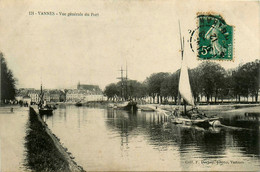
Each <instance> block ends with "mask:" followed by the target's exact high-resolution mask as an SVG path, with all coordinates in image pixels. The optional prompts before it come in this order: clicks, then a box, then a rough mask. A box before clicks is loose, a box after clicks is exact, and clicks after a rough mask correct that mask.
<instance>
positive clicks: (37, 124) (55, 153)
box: [27, 107, 84, 171]
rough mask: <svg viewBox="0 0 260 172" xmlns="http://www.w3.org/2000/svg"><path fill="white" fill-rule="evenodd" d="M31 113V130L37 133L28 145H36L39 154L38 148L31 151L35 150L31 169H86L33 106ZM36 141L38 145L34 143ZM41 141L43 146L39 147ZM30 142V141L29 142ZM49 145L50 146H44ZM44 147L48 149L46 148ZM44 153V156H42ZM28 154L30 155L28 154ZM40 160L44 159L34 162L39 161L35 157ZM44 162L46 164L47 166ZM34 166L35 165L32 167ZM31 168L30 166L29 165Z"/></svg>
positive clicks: (30, 164)
mask: <svg viewBox="0 0 260 172" xmlns="http://www.w3.org/2000/svg"><path fill="white" fill-rule="evenodd" d="M29 111H30V112H29V115H30V122H31V123H33V124H31V125H32V126H34V127H31V129H30V130H36V132H35V134H34V135H33V136H32V137H33V138H31V140H32V142H31V143H30V144H31V146H27V147H34V149H40V150H38V152H39V151H40V152H39V153H38V155H36V153H37V150H36V152H35V150H33V151H31V152H33V156H32V157H33V159H34V160H33V161H32V162H33V163H29V166H31V169H33V170H36V171H38V170H40V171H84V170H83V168H82V167H81V166H79V165H77V163H76V162H75V161H74V160H73V158H74V157H73V156H72V155H71V153H70V152H68V151H67V148H64V147H63V146H62V145H61V143H60V141H59V139H58V138H57V137H56V136H55V135H54V134H53V133H52V132H51V130H50V129H49V128H48V126H47V124H46V123H45V122H44V121H43V120H42V118H41V117H40V115H39V114H38V113H36V111H35V110H34V108H33V107H30V109H29ZM34 143H36V145H33V144H34ZM39 143H42V144H44V145H42V146H41V147H39V146H40V145H39ZM27 144H28V143H27ZM45 145H48V147H44V146H45ZM35 147H37V148H35ZM44 148H45V149H46V150H44ZM42 155H44V156H42ZM27 156H28V155H27ZM37 156H38V159H37V160H38V161H42V162H40V163H38V165H37V164H35V163H34V162H38V161H36V160H35V157H36V158H37ZM42 164H46V165H45V166H44V165H43V166H42ZM32 166H33V167H32ZM29 168H30V167H29Z"/></svg>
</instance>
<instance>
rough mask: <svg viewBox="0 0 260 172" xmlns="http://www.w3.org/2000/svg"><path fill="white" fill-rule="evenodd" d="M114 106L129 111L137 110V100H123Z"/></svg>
mask: <svg viewBox="0 0 260 172" xmlns="http://www.w3.org/2000/svg"><path fill="white" fill-rule="evenodd" d="M114 108H117V109H122V110H127V111H136V110H137V102H135V101H133V100H130V101H126V102H123V103H121V104H116V105H114Z"/></svg>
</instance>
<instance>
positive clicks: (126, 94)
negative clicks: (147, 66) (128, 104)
mask: <svg viewBox="0 0 260 172" xmlns="http://www.w3.org/2000/svg"><path fill="white" fill-rule="evenodd" d="M125 72H126V74H125V96H126V100H128V93H127V62H126V71H125Z"/></svg>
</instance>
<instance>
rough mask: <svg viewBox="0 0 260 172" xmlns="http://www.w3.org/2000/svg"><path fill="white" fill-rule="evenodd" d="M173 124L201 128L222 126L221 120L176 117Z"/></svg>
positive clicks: (172, 120)
mask: <svg viewBox="0 0 260 172" xmlns="http://www.w3.org/2000/svg"><path fill="white" fill-rule="evenodd" d="M171 122H172V123H174V124H184V125H197V126H200V127H210V126H213V127H218V126H220V125H221V123H220V121H219V118H205V119H188V118H183V117H175V118H173V119H171Z"/></svg>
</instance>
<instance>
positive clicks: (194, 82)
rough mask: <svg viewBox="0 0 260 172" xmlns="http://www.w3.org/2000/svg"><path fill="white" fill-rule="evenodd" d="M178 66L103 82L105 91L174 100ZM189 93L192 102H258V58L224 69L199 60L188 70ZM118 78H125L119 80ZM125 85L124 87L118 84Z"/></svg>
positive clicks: (114, 95)
mask: <svg viewBox="0 0 260 172" xmlns="http://www.w3.org/2000/svg"><path fill="white" fill-rule="evenodd" d="M179 76H180V70H177V71H176V72H174V73H164V72H160V73H154V74H152V75H150V76H149V77H148V78H147V79H146V80H145V81H144V82H138V81H135V80H128V81H119V82H118V83H112V84H109V85H108V86H106V88H105V91H104V93H105V95H107V97H108V98H109V99H112V100H114V99H115V98H120V97H124V98H125V99H137V98H145V97H148V96H149V97H152V99H153V102H155V99H157V102H164V101H168V100H169V99H171V100H174V102H175V103H176V102H177V99H178V84H179ZM189 77H190V83H191V88H192V93H193V96H194V99H195V101H196V102H200V101H201V98H202V97H203V96H204V97H206V101H207V102H210V101H211V102H212V101H214V102H219V101H223V100H231V99H236V101H239V102H240V101H241V97H246V98H247V101H248V98H249V97H250V96H251V97H252V99H253V100H254V101H255V102H258V93H259V85H260V61H259V60H256V61H254V62H249V63H246V64H244V65H240V66H239V67H237V68H235V69H229V70H225V69H224V68H223V67H222V66H220V65H219V64H217V63H215V62H209V61H206V62H203V63H201V64H200V65H199V66H197V67H196V68H193V69H190V70H189ZM122 82H125V83H124V84H122ZM122 85H126V88H122ZM123 89H125V90H128V91H127V95H126V94H125V95H124V96H123V95H122V90H123Z"/></svg>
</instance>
